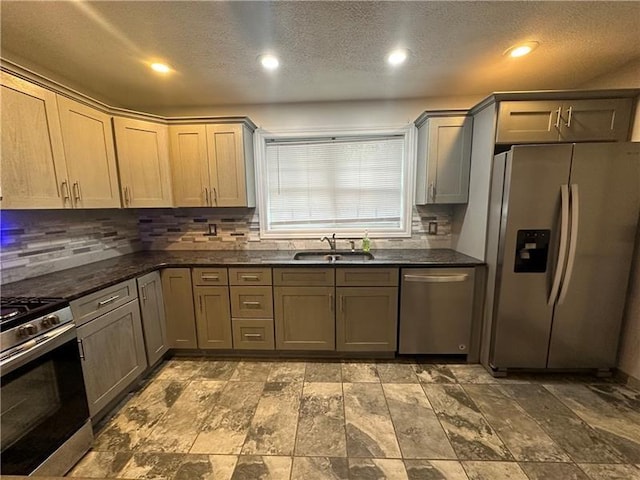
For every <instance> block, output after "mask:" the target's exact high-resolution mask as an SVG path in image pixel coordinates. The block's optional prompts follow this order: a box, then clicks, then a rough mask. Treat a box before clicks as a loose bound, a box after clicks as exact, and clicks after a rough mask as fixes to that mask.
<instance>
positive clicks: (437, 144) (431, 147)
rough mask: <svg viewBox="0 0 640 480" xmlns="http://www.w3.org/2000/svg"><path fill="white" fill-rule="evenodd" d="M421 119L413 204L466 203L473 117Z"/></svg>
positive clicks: (430, 117)
mask: <svg viewBox="0 0 640 480" xmlns="http://www.w3.org/2000/svg"><path fill="white" fill-rule="evenodd" d="M421 118H422V117H421ZM423 121H424V123H422V124H420V125H419V127H418V153H417V156H418V159H417V160H418V161H417V166H416V198H415V201H416V205H425V204H433V203H441V204H453V203H467V201H468V198H469V171H470V168H471V132H472V121H473V119H472V117H468V116H463V115H458V116H428V117H426V119H423Z"/></svg>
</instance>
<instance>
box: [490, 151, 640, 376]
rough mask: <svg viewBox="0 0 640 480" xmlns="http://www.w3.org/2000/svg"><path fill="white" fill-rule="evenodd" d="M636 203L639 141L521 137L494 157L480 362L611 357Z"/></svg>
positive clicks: (519, 364)
mask: <svg viewBox="0 0 640 480" xmlns="http://www.w3.org/2000/svg"><path fill="white" fill-rule="evenodd" d="M639 208H640V144H638V143H577V144H556V145H521V146H514V147H512V148H511V150H510V151H508V152H505V153H502V154H500V155H497V156H496V157H495V158H494V165H493V173H492V182H491V192H490V207H489V230H488V237H487V263H488V265H489V273H488V284H487V297H486V303H485V324H484V327H483V328H484V330H483V344H482V346H483V349H482V353H481V358H482V362H483V364H485V366H487V367H490V368H491V369H492V370H493V371H494V372H495V373H496V374H500V372H501V371H506V370H507V369H510V368H527V369H546V368H549V369H552V368H556V369H581V368H589V369H599V370H600V369H601V370H606V369H610V368H612V367H614V366H615V364H616V354H617V348H618V340H619V336H620V329H621V323H622V316H623V310H624V304H625V298H626V294H627V286H628V280H629V271H630V266H631V259H632V255H633V248H634V240H635V236H636V227H637V223H638V213H639Z"/></svg>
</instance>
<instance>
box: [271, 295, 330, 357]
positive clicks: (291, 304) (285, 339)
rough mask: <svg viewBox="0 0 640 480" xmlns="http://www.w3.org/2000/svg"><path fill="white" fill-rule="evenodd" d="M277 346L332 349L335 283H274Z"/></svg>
mask: <svg viewBox="0 0 640 480" xmlns="http://www.w3.org/2000/svg"><path fill="white" fill-rule="evenodd" d="M273 290H274V312H275V328H276V349H278V350H335V346H336V345H335V313H334V302H335V299H334V287H274V289H273Z"/></svg>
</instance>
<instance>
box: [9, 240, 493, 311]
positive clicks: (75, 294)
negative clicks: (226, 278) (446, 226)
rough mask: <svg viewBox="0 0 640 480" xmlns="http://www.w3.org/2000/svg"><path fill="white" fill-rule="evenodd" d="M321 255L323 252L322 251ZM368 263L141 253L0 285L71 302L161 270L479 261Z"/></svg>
mask: <svg viewBox="0 0 640 480" xmlns="http://www.w3.org/2000/svg"><path fill="white" fill-rule="evenodd" d="M327 253H329V251H328V250H327ZM371 253H373V254H374V256H375V259H373V260H352V259H347V260H340V261H339V262H336V263H330V262H328V261H310V260H303V261H301V260H294V259H293V255H294V254H295V252H294V251H280V250H242V251H236V250H189V251H183V250H181V251H144V252H138V253H132V254H129V255H123V256H121V257H116V258H112V259H109V260H103V261H100V262H95V263H89V264H87V265H83V266H81V267H75V268H70V269H68V270H61V271H59V272H54V273H49V274H46V275H41V276H38V277H33V278H29V279H26V280H22V281H19V282H13V283H7V284H5V285H2V286H1V287H0V288H1V289H2V296H3V297H12V296H16V297H18V296H38V297H62V298H65V299H67V300H74V299H76V298H79V297H81V296H83V295H87V294H89V293H92V292H95V291H97V290H100V289H102V288H105V287H108V286H110V285H114V284H116V283H118V282H122V281H124V280H128V279H130V278H135V277H138V276H140V275H144V274H145V273H149V272H152V271H154V270H157V269H159V268H166V267H214V266H223V267H224V266H255V265H261V266H265V267H292V266H297V267H311V266H318V267H327V266H330V267H342V266H344V267H376V266H377V267H383V266H389V267H468V266H476V265H483V262H481V261H480V260H478V259H476V258H473V257H469V256H467V255H464V254H462V253H459V252H456V251H455V250H450V249H423V250H418V249H412V250H392V249H389V250H373V251H372V252H371Z"/></svg>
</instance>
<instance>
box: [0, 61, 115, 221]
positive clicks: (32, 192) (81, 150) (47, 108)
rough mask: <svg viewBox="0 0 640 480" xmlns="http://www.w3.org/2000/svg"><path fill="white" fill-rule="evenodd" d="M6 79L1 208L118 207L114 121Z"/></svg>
mask: <svg viewBox="0 0 640 480" xmlns="http://www.w3.org/2000/svg"><path fill="white" fill-rule="evenodd" d="M1 78H2V187H3V191H2V196H3V199H2V208H5V209H7V208H110V207H119V206H120V193H119V189H118V175H117V169H116V159H115V153H114V148H113V132H112V130H111V119H110V117H109V115H106V114H104V113H102V112H100V111H98V110H96V109H93V108H91V107H88V106H86V105H83V104H81V103H78V102H76V101H73V100H69V99H68V98H66V97H62V96H60V95H56V94H55V93H53V92H51V91H49V90H46V89H44V88H42V87H39V86H37V85H34V84H32V83H30V82H27V81H25V80H22V79H20V78H17V77H14V76H12V75H9V74H7V73H4V72H2V77H1Z"/></svg>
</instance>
